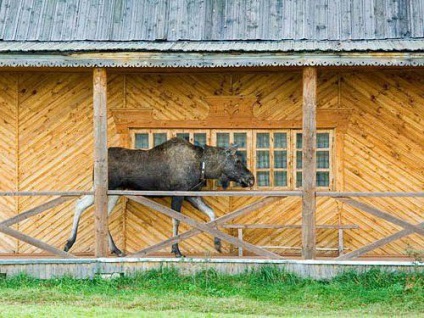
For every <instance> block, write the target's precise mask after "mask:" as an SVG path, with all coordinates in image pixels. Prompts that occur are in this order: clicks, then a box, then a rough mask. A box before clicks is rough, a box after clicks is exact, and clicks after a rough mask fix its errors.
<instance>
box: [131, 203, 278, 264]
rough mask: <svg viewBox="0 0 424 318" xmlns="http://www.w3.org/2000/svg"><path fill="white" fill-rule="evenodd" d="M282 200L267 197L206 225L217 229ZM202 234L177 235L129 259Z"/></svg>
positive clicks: (199, 231) (132, 255)
mask: <svg viewBox="0 0 424 318" xmlns="http://www.w3.org/2000/svg"><path fill="white" fill-rule="evenodd" d="M281 198H284V197H266V198H263V199H261V200H259V201H256V202H254V203H252V204H249V205H248V206H245V207H243V208H240V209H238V210H236V211H233V212H231V213H228V214H225V215H223V216H221V217H219V218H217V219H216V220H214V221H211V222H208V223H206V225H208V226H213V227H216V226H218V225H221V224H224V223H225V222H228V221H231V220H232V219H235V218H236V217H239V216H241V215H246V214H248V213H251V212H253V211H256V210H257V209H259V208H262V207H264V206H267V205H269V204H271V203H274V202H276V201H278V200H280V199H281ZM200 233H202V231H201V230H198V229H191V230H188V231H187V232H184V233H182V234H179V235H176V236H174V237H171V238H169V239H167V240H165V241H162V242H160V243H158V244H155V245H152V246H149V247H147V248H144V249H142V250H140V251H138V252H136V253H133V254H131V255H128V257H134V256H135V257H141V256H145V255H148V254H150V253H153V252H156V251H159V250H161V249H163V248H165V247H167V246H171V245H172V244H175V243H178V242H181V241H183V240H186V239H189V238H191V237H193V236H195V235H198V234H200Z"/></svg>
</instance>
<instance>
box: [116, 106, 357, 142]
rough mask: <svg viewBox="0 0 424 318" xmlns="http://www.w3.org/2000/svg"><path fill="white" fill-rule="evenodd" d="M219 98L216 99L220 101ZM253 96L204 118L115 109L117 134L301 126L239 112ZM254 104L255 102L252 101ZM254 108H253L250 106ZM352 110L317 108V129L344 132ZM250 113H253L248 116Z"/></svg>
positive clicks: (298, 121)
mask: <svg viewBox="0 0 424 318" xmlns="http://www.w3.org/2000/svg"><path fill="white" fill-rule="evenodd" d="M218 101H219V99H216V100H215V101H214V102H218ZM214 102H212V103H214ZM251 102H253V101H252V100H251V99H250V98H248V99H244V100H243V101H240V103H239V104H238V105H239V106H238V107H236V106H233V108H232V111H231V112H232V113H233V116H228V115H226V114H225V113H223V112H219V113H217V111H218V110H219V109H222V107H224V106H217V108H216V109H215V110H214V111H212V112H211V113H210V116H208V117H207V118H205V119H203V120H158V119H155V118H154V116H153V110H152V109H112V110H111V113H112V116H113V117H114V120H115V124H116V129H117V133H118V134H125V133H127V132H128V129H132V128H164V129H166V128H169V129H171V128H181V129H252V128H255V129H281V128H288V129H289V128H302V118H299V119H295V120H287V119H280V120H275V121H274V120H273V121H268V120H263V119H259V118H256V117H254V116H253V112H252V110H251V109H250V110H249V111H247V112H244V111H243V112H242V111H240V112H237V111H234V109H235V110H237V109H244V107H247V105H249V103H251ZM250 105H252V104H250ZM250 108H251V107H250ZM351 113H352V112H351V110H350V109H345V108H339V109H318V110H317V128H320V129H326V128H337V129H338V130H339V132H344V131H346V129H347V126H348V124H349V118H350V116H351ZM249 114H250V115H249Z"/></svg>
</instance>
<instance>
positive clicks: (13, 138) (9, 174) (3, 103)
mask: <svg viewBox="0 0 424 318" xmlns="http://www.w3.org/2000/svg"><path fill="white" fill-rule="evenodd" d="M0 87H1V89H0V136H1V137H0V177H1V180H0V191H10V190H12V191H13V190H15V191H16V190H17V186H18V182H17V180H18V173H17V167H18V154H17V147H16V144H17V138H18V79H17V77H16V76H15V75H13V74H10V73H2V74H0ZM17 204H18V200H17V199H16V198H13V197H0V220H5V219H7V218H9V217H12V216H14V215H15V214H16V212H17ZM14 228H16V227H14ZM17 248H18V242H17V241H16V240H15V239H13V238H11V237H10V236H6V235H4V234H0V253H14V252H16V251H17Z"/></svg>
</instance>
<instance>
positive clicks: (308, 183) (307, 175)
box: [302, 67, 317, 259]
mask: <svg viewBox="0 0 424 318" xmlns="http://www.w3.org/2000/svg"><path fill="white" fill-rule="evenodd" d="M316 89H317V70H316V68H314V67H306V68H304V69H303V132H302V136H303V144H302V146H303V155H302V171H303V173H302V187H303V191H302V192H303V193H302V256H303V258H304V259H313V258H315V252H316V224H315V210H316V158H315V157H316Z"/></svg>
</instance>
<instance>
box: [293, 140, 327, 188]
mask: <svg viewBox="0 0 424 318" xmlns="http://www.w3.org/2000/svg"><path fill="white" fill-rule="evenodd" d="M295 138H296V141H295V148H296V153H295V157H296V159H295V170H296V172H295V174H294V175H295V180H296V181H295V183H296V188H300V187H302V151H301V150H302V148H301V147H302V146H303V145H302V133H299V132H296V133H295ZM316 139H317V141H316V171H317V172H316V185H317V187H326V188H329V187H330V183H331V178H330V169H331V155H330V152H331V147H332V145H331V136H330V133H329V132H318V133H317V138H316Z"/></svg>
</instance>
